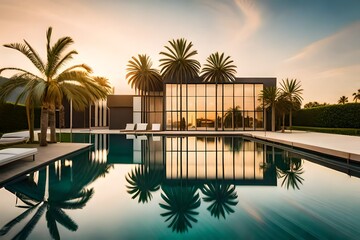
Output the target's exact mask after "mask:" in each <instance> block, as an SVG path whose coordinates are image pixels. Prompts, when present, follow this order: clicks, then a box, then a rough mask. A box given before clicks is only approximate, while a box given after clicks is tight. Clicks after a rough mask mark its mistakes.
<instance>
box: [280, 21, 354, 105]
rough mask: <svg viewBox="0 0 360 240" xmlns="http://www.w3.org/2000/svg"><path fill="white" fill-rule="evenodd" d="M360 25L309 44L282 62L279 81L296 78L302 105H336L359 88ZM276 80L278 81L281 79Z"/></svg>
mask: <svg viewBox="0 0 360 240" xmlns="http://www.w3.org/2000/svg"><path fill="white" fill-rule="evenodd" d="M359 75H360V22H359V21H358V22H355V23H352V24H350V25H348V26H346V27H344V28H342V29H340V30H339V31H337V32H335V33H334V34H332V35H330V36H327V37H325V38H323V39H320V40H318V41H316V42H313V43H311V44H309V45H307V46H306V47H304V48H303V49H301V50H300V51H299V52H297V53H296V54H294V55H293V56H291V57H290V58H288V59H286V60H285V61H284V62H283V63H282V64H281V65H280V68H279V70H278V76H279V77H281V78H286V77H290V78H298V79H299V80H300V81H301V82H302V85H303V88H304V99H305V101H304V102H308V101H321V102H324V101H326V102H330V103H336V102H337V100H338V99H339V97H340V96H342V95H345V96H349V97H350V95H351V93H352V92H353V91H355V89H358V88H359V78H358V76H359ZM281 78H280V79H281Z"/></svg>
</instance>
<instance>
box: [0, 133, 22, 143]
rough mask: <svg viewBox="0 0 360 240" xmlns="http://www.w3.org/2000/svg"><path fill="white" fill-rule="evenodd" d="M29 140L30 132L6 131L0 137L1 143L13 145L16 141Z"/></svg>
mask: <svg viewBox="0 0 360 240" xmlns="http://www.w3.org/2000/svg"><path fill="white" fill-rule="evenodd" d="M27 140H29V133H28V132H13V133H5V134H3V135H2V136H1V138H0V145H11V144H16V143H24V142H26V141H27Z"/></svg>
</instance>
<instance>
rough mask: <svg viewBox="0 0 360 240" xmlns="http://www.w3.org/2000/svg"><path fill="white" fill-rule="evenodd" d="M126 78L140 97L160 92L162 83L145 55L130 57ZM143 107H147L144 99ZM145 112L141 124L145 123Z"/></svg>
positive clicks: (157, 72) (158, 74)
mask: <svg viewBox="0 0 360 240" xmlns="http://www.w3.org/2000/svg"><path fill="white" fill-rule="evenodd" d="M126 71H127V72H128V73H127V74H126V78H127V79H128V83H129V84H130V85H131V87H132V88H135V89H136V90H137V91H139V93H140V94H141V96H142V97H143V96H144V95H147V96H148V95H149V94H150V92H154V91H162V89H163V81H162V78H161V75H160V73H159V71H158V70H157V69H154V68H152V62H151V60H150V58H149V56H147V55H146V54H139V55H138V58H135V57H132V58H131V60H130V61H129V64H128V65H127V69H126ZM142 102H143V104H144V105H143V106H147V104H146V102H147V99H144V101H142ZM146 112H147V110H146V109H145V115H144V119H142V121H143V122H147V119H146Z"/></svg>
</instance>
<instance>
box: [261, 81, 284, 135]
mask: <svg viewBox="0 0 360 240" xmlns="http://www.w3.org/2000/svg"><path fill="white" fill-rule="evenodd" d="M279 96H280V90H279V89H278V88H277V87H265V88H264V89H263V90H262V91H261V93H260V95H259V99H260V100H261V101H262V102H263V103H264V107H265V108H269V107H271V131H273V132H275V118H276V103H277V101H278V98H279ZM265 116H266V113H265ZM264 122H265V128H266V120H265V121H264Z"/></svg>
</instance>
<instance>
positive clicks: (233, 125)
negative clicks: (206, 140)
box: [107, 78, 276, 131]
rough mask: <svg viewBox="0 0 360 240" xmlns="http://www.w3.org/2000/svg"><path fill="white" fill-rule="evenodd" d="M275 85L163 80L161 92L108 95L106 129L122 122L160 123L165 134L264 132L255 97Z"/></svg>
mask: <svg viewBox="0 0 360 240" xmlns="http://www.w3.org/2000/svg"><path fill="white" fill-rule="evenodd" d="M270 86H276V78H236V80H235V81H234V82H231V83H218V84H215V83H206V82H203V81H202V79H201V78H198V79H194V80H192V81H189V82H183V83H182V84H177V83H176V82H174V81H165V82H164V88H163V92H151V93H148V94H146V96H132V95H126V96H120V95H110V96H109V97H108V101H107V106H108V108H109V112H110V113H109V128H110V129H121V128H124V127H125V124H126V123H129V122H134V123H140V122H147V123H149V124H151V123H161V125H162V129H163V130H168V131H181V130H186V131H233V130H264V129H265V128H266V126H269V125H270V123H269V121H267V123H265V119H270V118H266V117H265V110H264V107H263V102H262V101H261V100H259V95H260V93H261V91H262V90H263V89H264V87H270Z"/></svg>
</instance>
